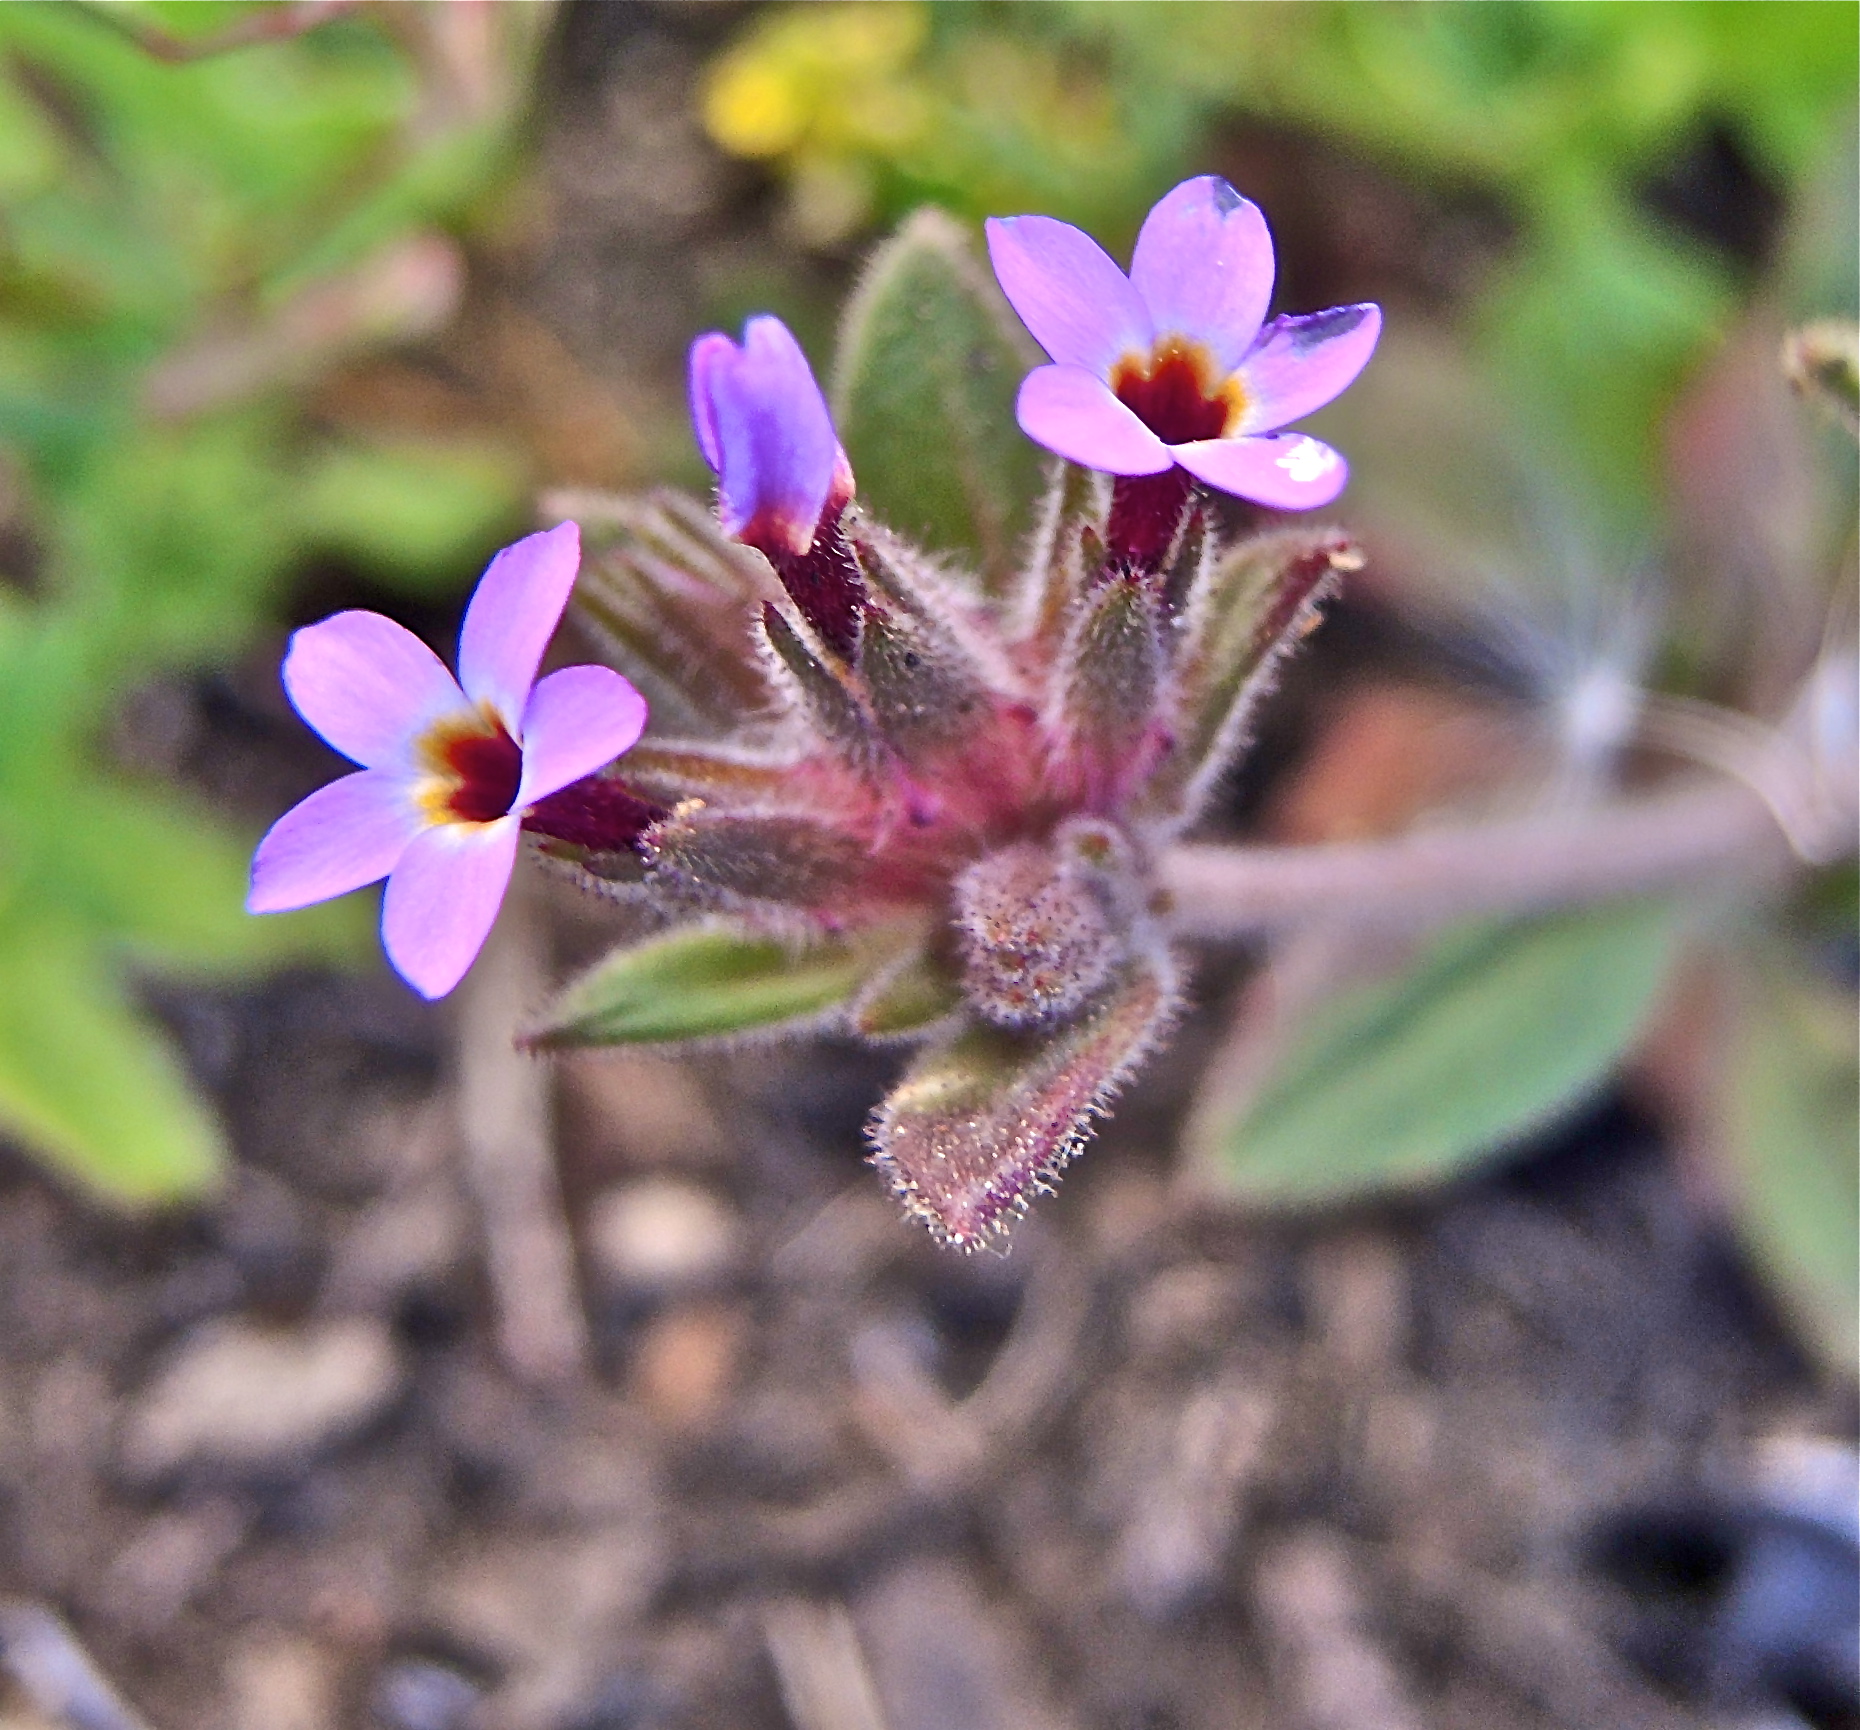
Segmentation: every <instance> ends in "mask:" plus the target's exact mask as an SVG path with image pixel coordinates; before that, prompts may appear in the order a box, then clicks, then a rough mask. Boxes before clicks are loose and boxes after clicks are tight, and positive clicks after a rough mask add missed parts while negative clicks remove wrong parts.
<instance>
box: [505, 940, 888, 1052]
mask: <svg viewBox="0 0 1860 1730" xmlns="http://www.w3.org/2000/svg"><path fill="white" fill-rule="evenodd" d="M888 953H889V951H888V950H887V949H886V948H885V947H884V946H883V945H882V943H881V942H878V941H873V940H867V941H863V942H861V941H852V940H847V939H841V938H820V939H818V940H816V941H814V942H811V943H810V942H790V941H785V940H784V939H782V938H780V937H774V936H771V935H769V934H768V933H767V932H765V931H761V930H757V929H755V928H753V927H751V926H747V925H742V924H736V923H731V922H725V921H718V922H715V923H705V924H702V925H689V926H684V927H681V928H680V929H677V930H674V931H669V932H665V933H662V934H660V935H657V936H653V937H648V938H645V939H644V940H643V941H641V942H638V943H632V944H626V945H622V946H621V947H620V948H618V949H615V950H614V951H613V952H612V953H611V954H609V955H607V956H606V957H605V958H604V959H602V960H600V961H597V962H596V963H595V964H594V965H593V966H592V967H591V968H589V969H588V970H587V972H585V973H584V974H582V975H581V977H580V978H579V979H576V980H574V981H573V982H572V983H571V984H569V985H568V986H567V987H566V989H564V990H563V992H562V994H561V995H560V996H559V997H558V998H557V999H556V1001H555V1002H554V1003H553V1004H551V1005H550V1007H549V1008H548V1009H547V1010H546V1011H545V1012H544V1013H543V1014H542V1015H541V1016H540V1017H539V1018H538V1019H537V1020H536V1021H535V1022H533V1023H532V1024H531V1026H530V1027H529V1029H528V1030H527V1031H526V1032H525V1034H524V1036H523V1039H524V1043H525V1044H526V1045H528V1046H530V1047H531V1048H533V1049H565V1048H570V1047H574V1046H583V1045H640V1044H655V1043H659V1042H664V1041H673V1040H686V1039H713V1038H719V1037H723V1036H727V1035H730V1034H739V1033H756V1032H764V1031H768V1032H774V1031H778V1030H792V1029H793V1028H795V1027H797V1026H806V1025H810V1024H812V1023H815V1022H817V1021H818V1020H819V1019H820V1017H821V1016H823V1015H825V1014H826V1013H827V1012H828V1011H830V1010H833V1009H835V1008H837V1007H838V1006H839V1005H841V1004H842V1003H844V1002H846V1000H847V999H848V998H850V997H851V996H852V994H853V993H854V992H855V991H856V990H857V989H858V988H859V986H860V984H861V983H862V982H863V981H864V980H865V979H866V978H867V977H868V976H869V975H870V974H871V973H872V972H873V971H874V970H875V969H876V968H877V967H879V966H880V965H882V964H883V962H884V961H885V959H887V958H888Z"/></svg>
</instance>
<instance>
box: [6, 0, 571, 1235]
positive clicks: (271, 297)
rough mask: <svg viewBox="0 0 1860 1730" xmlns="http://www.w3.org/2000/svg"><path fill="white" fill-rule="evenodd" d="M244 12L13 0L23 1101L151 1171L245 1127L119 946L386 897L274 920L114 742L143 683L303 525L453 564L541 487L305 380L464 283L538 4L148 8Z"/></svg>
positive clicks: (429, 578)
mask: <svg viewBox="0 0 1860 1730" xmlns="http://www.w3.org/2000/svg"><path fill="white" fill-rule="evenodd" d="M239 12H240V8H238V7H222V6H213V7H205V6H182V7H179V8H171V7H162V6H156V5H148V4H142V3H138V0H127V3H126V4H124V5H122V6H121V7H120V8H116V7H113V8H112V9H111V10H110V11H108V12H107V13H106V12H104V11H102V10H101V9H93V8H90V7H82V6H74V5H57V4H39V3H35V0H27V3H22V4H17V5H10V6H4V7H0V440H3V441H4V442H5V444H6V445H7V447H8V449H7V455H8V464H7V466H6V468H5V469H4V471H0V500H3V501H4V511H5V516H6V523H7V528H8V532H9V533H13V532H16V531H23V532H24V534H25V536H26V538H27V539H28V540H29V541H30V543H31V545H32V547H33V550H34V554H35V558H34V561H33V566H34V568H33V570H32V573H31V585H30V588H29V589H22V588H18V587H15V586H14V585H12V584H11V583H10V582H6V581H0V920H3V921H4V927H3V928H0V1129H3V1130H4V1132H5V1133H6V1134H8V1135H9V1136H13V1137H16V1138H18V1139H19V1140H21V1141H22V1142H24V1143H25V1144H26V1145H27V1146H28V1147H30V1148H31V1149H33V1150H34V1151H36V1152H38V1153H40V1154H43V1155H45V1156H46V1157H48V1158H49V1159H52V1160H53V1161H55V1162H56V1163H57V1164H59V1165H60V1167H61V1168H63V1169H67V1170H70V1171H72V1172H74V1173H76V1174H77V1175H79V1176H80V1177H82V1178H84V1179H85V1180H86V1181H88V1182H89V1183H91V1184H92V1185H93V1187H96V1188H97V1189H98V1190H99V1191H100V1192H102V1193H108V1194H112V1195H116V1196H118V1197H120V1198H124V1199H130V1200H136V1199H153V1198H157V1197H160V1196H163V1195H166V1194H171V1193H181V1192H183V1191H185V1190H187V1189H188V1188H190V1187H195V1186H198V1184H199V1183H200V1182H202V1181H204V1180H205V1179H206V1178H207V1177H209V1176H210V1175H211V1173H212V1171H213V1170H214V1169H215V1167H216V1164H217V1161H218V1159H219V1142H218V1136H217V1133H216V1132H215V1131H214V1129H213V1126H212V1124H211V1122H210V1121H209V1120H208V1118H207V1116H206V1115H205V1113H204V1112H203V1110H202V1108H201V1107H200V1105H199V1104H198V1102H196V1101H194V1100H193V1099H192V1098H191V1096H190V1095H189V1094H188V1092H187V1090H186V1088H185V1085H184V1083H183V1081H182V1079H181V1077H180V1076H179V1074H178V1072H177V1071H176V1070H175V1069H174V1066H173V1065H172V1064H170V1063H169V1062H168V1061H167V1060H166V1059H165V1058H164V1057H163V1055H162V1047H161V1042H160V1038H159V1035H158V1033H157V1031H156V1030H155V1029H154V1028H152V1027H149V1026H145V1025H144V1023H143V1022H142V1021H141V1020H140V1019H139V1018H138V1017H137V1016H135V1015H134V1014H133V1013H132V1012H131V1010H130V1008H129V1006H128V1004H127V1002H126V1000H125V998H124V997H123V995H122V993H121V991H120V989H119V982H118V979H117V975H116V972H115V971H114V970H115V969H116V968H117V967H119V966H123V965H127V964H130V963H131V962H141V961H158V962H160V963H161V964H163V965H171V966H180V967H190V968H198V967H202V966H213V967H229V966H249V965H253V964H256V963H259V962H261V961H264V960H267V959H274V958H279V957H284V956H315V957H318V958H337V957H342V956H346V955H350V954H353V953H355V952H356V951H357V950H358V949H359V948H360V947H361V939H362V936H363V932H364V928H365V926H366V925H367V923H368V920H369V916H370V909H369V908H368V907H367V905H366V904H365V902H364V901H363V900H361V899H351V900H349V901H348V902H346V903H345V904H343V905H339V906H331V907H324V908H318V909H312V910H309V911H307V912H305V913H299V914H291V915H287V916H284V917H281V918H277V919H265V920H259V919H253V918H250V917H248V916H247V915H246V914H245V912H244V908H243V902H244V891H245V880H246V868H247V859H248V856H249V855H248V846H249V839H250V838H249V837H246V836H242V835H239V834H237V833H235V832H234V831H232V830H231V829H230V828H228V827H224V826H222V825H221V824H220V823H218V822H216V821H215V820H214V819H213V818H212V817H211V816H210V815H209V814H208V813H206V812H204V811H202V810H198V809H195V808H194V807H193V806H192V805H191V803H190V802H189V801H188V800H186V799H184V798H182V797H180V796H178V795H176V794H171V793H168V792H164V791H163V790H162V789H161V788H160V787H158V786H157V785H155V784H153V783H152V782H141V781H137V780H135V779H133V777H131V776H129V775H126V774H123V773H121V772H119V770H118V769H117V768H115V767H114V766H113V765H112V763H111V760H110V756H109V754H108V753H106V752H105V750H104V749H103V745H104V741H105V740H106V739H109V738H111V737H112V731H113V728H114V727H115V726H116V723H117V718H118V716H119V715H120V712H121V705H122V703H123V701H124V699H125V698H126V697H127V696H128V695H129V694H130V693H131V692H132V691H134V690H135V689H136V688H138V687H140V686H143V685H146V684H147V683H148V682H149V681H150V680H151V679H159V678H161V677H162V676H163V675H164V674H171V673H173V672H174V671H177V670H193V669H198V668H203V667H210V666H213V665H215V664H217V663H221V662H223V661H224V660H225V658H226V657H228V656H230V655H232V654H234V653H236V652H238V651H239V650H240V649H241V648H242V647H243V646H244V644H245V643H246V642H247V641H249V640H250V637H251V635H252V633H253V631H254V630H255V629H257V628H258V627H260V626H261V625H263V624H265V623H267V622H270V621H271V620H272V619H273V618H274V617H275V613H276V609H277V607H278V604H279V601H280V599H281V596H282V594H283V592H284V590H285V587H286V585H287V584H288V583H289V582H290V581H291V580H292V578H293V577H294V576H295V575H296V574H297V573H298V571H299V570H300V569H301V566H302V564H303V562H304V561H305V559H306V556H307V555H308V554H309V553H311V552H312V551H313V550H324V551H328V552H333V553H337V554H340V555H341V556H343V557H344V558H346V559H348V560H351V561H353V562H354V563H356V564H358V565H360V566H362V567H363V568H364V570H365V571H366V572H367V573H368V574H371V575H379V576H383V577H386V578H388V579H390V580H398V581H402V582H412V583H418V584H420V585H421V586H423V587H424V588H427V589H429V590H437V589H439V588H441V587H442V586H446V585H450V584H457V585H459V586H461V587H462V586H463V584H464V583H465V582H466V581H467V580H468V579H469V578H470V576H471V575H472V574H473V571H474V569H475V567H476V565H477V564H478V563H479V561H480V558H481V555H482V554H483V553H484V552H486V551H488V550H489V547H490V546H491V544H492V542H493V540H494V538H495V537H496V535H497V534H498V532H499V531H500V530H501V529H502V528H503V527H504V526H505V524H506V522H507V521H509V520H511V519H513V518H514V514H515V509H516V494H517V485H518V482H517V478H516V476H515V475H514V473H513V470H512V468H511V466H510V464H509V462H508V461H507V460H506V459H504V458H502V457H500V456H499V455H497V454H496V453H495V452H492V451H489V450H485V449H468V448H465V447H462V446H434V447H426V446H420V445H407V446H404V447H393V448H390V449H388V450H385V451H379V452H368V453H365V452H361V451H359V450H357V449H355V448H353V447H350V446H347V445H338V446H336V447H334V448H333V449H332V448H331V447H330V444H329V442H328V441H329V435H328V433H327V432H325V431H323V430H322V428H321V426H320V424H319V423H318V422H317V420H316V419H315V418H314V417H313V416H311V415H308V414H306V412H305V396H306V392H307V391H308V390H309V389H310V388H312V387H314V386H315V385H316V383H317V382H318V379H319V377H320V375H321V374H322V373H323V372H325V371H327V369H328V367H329V366H330V365H331V363H332V361H333V360H335V359H337V358H340V357H343V356H347V355H350V354H353V353H355V352H357V351H358V350H362V349H366V348H368V347H371V346H377V345H379V344H381V343H382V342H384V341H387V340H394V339H398V338H399V337H401V336H404V335H405V333H406V332H407V331H408V330H409V329H418V330H422V331H423V330H426V329H429V328H431V321H432V320H433V319H436V318H438V317H441V316H443V315H444V313H445V311H446V309H447V308H448V307H449V305H450V298H449V289H450V287H451V286H452V285H451V279H450V278H449V277H448V275H447V267H449V266H450V264H451V260H452V256H453V255H452V250H451V243H450V242H448V241H444V240H440V239H437V238H435V237H434V230H435V228H436V227H437V226H438V225H440V224H442V223H445V222H450V221H457V220H459V219H461V218H463V217H464V216H465V215H466V213H467V212H468V211H469V210H470V209H471V208H472V206H473V205H474V204H475V203H476V201H477V200H478V199H479V198H480V197H481V196H482V195H483V194H484V192H485V191H486V189H487V188H488V186H489V185H490V183H491V178H492V176H493V175H494V174H495V173H496V172H497V171H498V169H499V168H500V167H501V165H502V163H503V162H504V161H505V160H506V159H507V147H508V143H509V140H510V139H511V137H512V133H511V128H510V125H509V120H510V112H511V108H510V102H509V100H508V98H509V97H511V96H512V95H514V93H515V91H516V88H517V82H518V77H517V75H518V74H520V72H521V70H522V55H523V53H524V52H525V49H524V47H523V44H524V43H525V42H527V41H530V40H533V38H534V35H535V30H534V24H533V22H532V20H533V19H534V18H535V17H540V16H541V15H542V14H541V10H540V9H529V8H520V9H514V10H512V11H510V12H507V13H500V14H499V15H498V18H497V21H496V22H495V23H494V24H493V25H492V31H493V34H492V36H491V37H488V38H484V37H481V38H479V39H478V40H477V42H476V45H475V51H476V52H478V53H479V58H478V59H477V60H476V61H475V62H474V70H473V72H472V73H471V75H470V76H466V77H464V78H462V79H461V77H460V64H459V62H458V61H457V60H456V58H451V59H449V58H448V51H449V50H450V49H457V48H458V47H459V46H460V43H459V42H458V41H457V40H456V37H451V38H449V37H448V32H455V31H456V29H457V28H458V24H457V20H455V19H454V17H453V15H452V14H451V13H449V12H447V11H446V10H445V9H443V8H431V9H422V8H407V9H405V11H404V14H403V15H400V16H397V17H396V18H394V19H393V20H392V21H389V20H386V19H384V18H383V17H381V16H379V15H364V14H362V13H359V12H358V13H356V14H353V15H350V16H346V17H343V18H340V19H337V20H335V21H334V22H331V23H329V24H327V25H326V26H324V27H321V28H318V29H316V30H313V31H311V32H310V33H308V34H307V35H304V36H302V37H301V38H299V39H297V40H293V41H278V42H268V43H256V44H252V45H250V46H246V47H242V48H240V49H238V50H237V51H236V52H228V53H223V54H214V55H210V56H207V57H204V58H202V59H200V60H197V61H194V62H190V63H187V64H180V65H176V64H170V63H165V62H163V61H162V60H161V59H159V58H158V57H156V56H155V55H152V54H150V53H148V52H146V51H144V49H143V48H141V47H140V46H138V45H137V43H136V42H135V41H134V40H133V39H132V36H133V28H134V27H135V26H136V25H137V24H138V23H140V22H142V21H146V20H154V21H156V22H159V23H161V24H162V25H163V26H164V27H171V28H172V29H174V30H176V31H178V32H179V33H181V34H189V33H193V32H211V31H212V30H214V29H217V28H218V26H219V25H220V24H221V23H223V22H225V21H226V20H227V19H229V18H232V17H235V16H237V15H239ZM468 27H469V26H468ZM377 243H382V244H381V248H380V250H379V251H378V252H377V251H375V250H374V249H375V247H376V245H377ZM422 265H424V269H425V273H424V274H421V267H422ZM350 266H354V267H355V268H354V270H353V271H351V272H350V275H349V277H348V278H346V279H345V278H344V277H342V276H339V275H338V274H336V273H338V272H340V271H343V270H345V269H347V268H348V267H350ZM298 287H304V288H305V289H306V293H305V294H304V295H303V296H302V297H301V298H293V292H294V290H295V289H296V288H298ZM397 296H398V298H397ZM115 742H116V744H117V745H118V746H119V747H121V748H124V749H126V750H128V751H130V752H133V750H134V748H135V741H134V740H132V739H123V738H117V739H116V741H115Z"/></svg>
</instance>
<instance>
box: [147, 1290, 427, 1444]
mask: <svg viewBox="0 0 1860 1730" xmlns="http://www.w3.org/2000/svg"><path fill="white" fill-rule="evenodd" d="M400 1382H401V1366H400V1362H399V1359H398V1357H397V1356H396V1353H395V1349H394V1344H393V1341H392V1339H391V1337H390V1336H389V1334H388V1331H387V1329H386V1327H385V1326H384V1325H383V1324H382V1323H381V1322H379V1321H377V1320H374V1319H372V1318H361V1317H357V1318H351V1319H346V1320H341V1321H330V1322H322V1323H317V1324H315V1325H312V1326H309V1327H305V1328H301V1329H296V1330H292V1331H289V1332H282V1331H277V1330H273V1329H266V1328H260V1327H255V1326H253V1325H252V1324H250V1323H248V1322H224V1323H213V1324H210V1325H208V1326H204V1327H201V1328H197V1329H196V1330H195V1331H194V1332H193V1334H192V1335H191V1336H190V1337H189V1338H188V1340H187V1342H186V1344H184V1345H183V1346H182V1348H181V1350H180V1352H179V1353H178V1355H177V1356H175V1357H174V1358H173V1359H172V1360H171V1361H170V1362H169V1364H168V1365H167V1367H166V1368H165V1369H164V1370H162V1371H160V1372H159V1373H158V1374H157V1375H156V1377H155V1378H154V1380H153V1381H152V1382H151V1383H150V1384H149V1385H148V1386H147V1387H146V1388H144V1389H143V1391H142V1393H141V1394H140V1395H139V1396H138V1397H137V1398H136V1400H135V1402H134V1404H133V1405H132V1407H131V1409H130V1411H129V1414H128V1417H127V1420H126V1422H125V1425H124V1429H123V1434H122V1444H121V1457H122V1463H123V1466H124V1469H125V1470H126V1471H127V1472H128V1473H129V1474H130V1475H131V1476H132V1477H135V1478H138V1479H143V1480H147V1479H151V1478H159V1477H163V1476H166V1475H167V1474H169V1473H171V1472H175V1471H178V1470H181V1469H183V1468H186V1467H189V1466H209V1467H218V1468H220V1469H222V1470H226V1471H231V1472H267V1471H277V1470H282V1469H287V1468H300V1467H302V1466H304V1465H306V1464H308V1463H309V1461H310V1460H311V1459H312V1458H314V1457H315V1455H316V1454H318V1453H319V1452H320V1451H322V1450H323V1449H324V1448H326V1447H329V1446H331V1445H333V1444H335V1443H337V1442H340V1441H343V1440H346V1439H347V1438H348V1437H350V1436H352V1435H354V1434H355V1433H356V1432H357V1431H359V1430H361V1429H362V1428H364V1427H365V1426H366V1425H367V1424H368V1423H369V1422H370V1421H371V1420H372V1419H374V1418H376V1417H378V1416H379V1415H380V1414H381V1412H383V1411H384V1410H385V1409H386V1408H387V1406H388V1404H389V1402H390V1401H391V1400H392V1399H393V1398H394V1396H395V1394H396V1393H397V1392H398V1391H399V1388H400Z"/></svg>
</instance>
